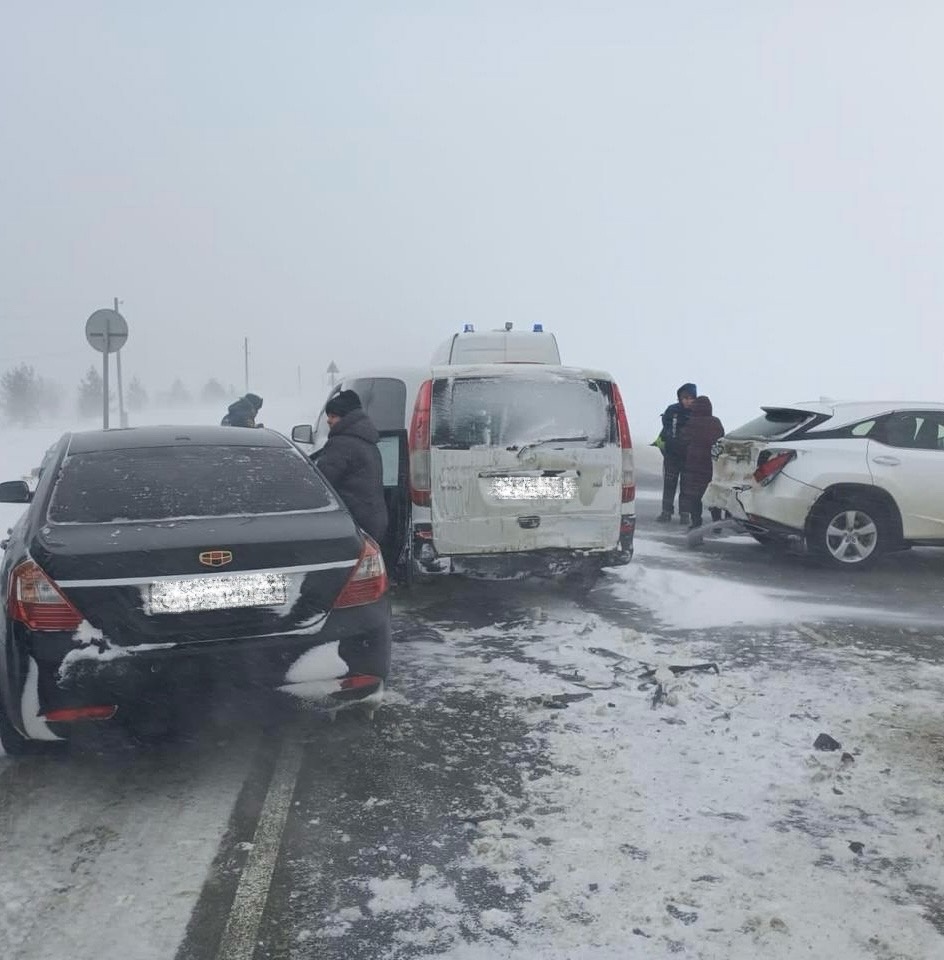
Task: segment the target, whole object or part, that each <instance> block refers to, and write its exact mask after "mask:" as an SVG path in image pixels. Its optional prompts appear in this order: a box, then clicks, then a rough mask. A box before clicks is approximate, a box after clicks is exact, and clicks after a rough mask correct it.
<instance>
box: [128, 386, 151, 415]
mask: <svg viewBox="0 0 944 960" xmlns="http://www.w3.org/2000/svg"><path fill="white" fill-rule="evenodd" d="M147 405H148V394H147V390H145V389H144V385H143V384H142V383H141V381H140V380H139V379H138V378H137V377H132V378H131V383H129V384H128V409H129V410H130V411H131V412H132V413H140V412H141V411H142V410H143V409H144V408H145V407H146V406H147Z"/></svg>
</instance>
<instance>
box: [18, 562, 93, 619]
mask: <svg viewBox="0 0 944 960" xmlns="http://www.w3.org/2000/svg"><path fill="white" fill-rule="evenodd" d="M8 609H9V613H10V619H11V620H16V621H18V622H19V623H22V624H25V625H26V626H27V627H29V629H30V630H63V631H65V630H68V631H70V632H71V631H73V630H77V629H78V628H79V625H80V624H81V623H82V621H83V620H84V619H85V617H83V616H82V614H81V613H79V611H78V610H76V608H75V607H74V606H72V604H71V603H69V601H68V600H66V598H65V597H64V596H63V595H62V594H61V593H60V592H59V588H58V587H57V586H56V584H55V583H54V582H53V581H52V580H51V579H50V578H49V577H47V576H46V574H45V573H43V571H42V568H41V567H40V566H39V565H38V564H37V563H35V562H34V561H32V560H26V561H24V562H23V563H21V564H20V565H19V566H18V567H15V568H14V570H13V573H12V574H10V593H9V601H8Z"/></svg>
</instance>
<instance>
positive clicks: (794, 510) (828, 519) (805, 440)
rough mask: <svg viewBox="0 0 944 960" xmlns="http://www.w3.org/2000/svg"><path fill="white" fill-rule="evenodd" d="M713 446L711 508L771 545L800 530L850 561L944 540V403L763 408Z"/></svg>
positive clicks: (831, 554) (809, 541) (835, 559)
mask: <svg viewBox="0 0 944 960" xmlns="http://www.w3.org/2000/svg"><path fill="white" fill-rule="evenodd" d="M761 409H762V410H763V411H764V413H763V416H760V417H758V418H757V419H756V420H752V421H751V422H750V423H748V424H745V425H744V426H743V427H740V428H739V429H737V430H734V431H733V432H732V433H729V434H728V435H727V436H725V437H724V438H723V439H721V440H720V441H718V443H717V444H716V447H715V451H714V452H715V466H714V477H713V480H712V483H711V485H710V486H709V488H708V491H707V493H706V494H705V498H704V503H705V506H707V507H719V508H721V509H723V510H727V511H728V512H729V513H730V514H731V516H733V517H734V518H735V519H736V520H738V521H740V523H741V524H742V526H743V527H744V528H745V529H746V530H747V531H748V532H749V533H750V534H751V535H752V536H754V538H755V539H757V540H759V541H760V542H761V543H765V544H771V545H774V544H779V543H783V542H784V541H785V540H787V539H788V538H790V537H801V538H803V539H804V540H805V541H806V545H807V548H808V549H809V550H810V551H811V552H813V553H815V554H817V555H818V556H820V557H822V558H823V559H825V560H826V561H828V562H830V563H832V564H834V565H836V566H839V567H844V568H847V569H848V568H856V567H858V568H863V567H867V566H869V565H870V564H872V563H873V562H874V561H875V560H876V559H878V557H879V556H880V555H881V554H882V553H888V552H890V551H894V550H902V549H907V547H909V546H911V545H913V544H923V545H933V546H944V404H940V403H803V404H798V405H797V406H792V407H762V408H761Z"/></svg>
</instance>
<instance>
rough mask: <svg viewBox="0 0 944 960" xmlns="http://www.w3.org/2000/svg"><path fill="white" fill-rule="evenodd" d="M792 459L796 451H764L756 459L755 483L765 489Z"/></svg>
mask: <svg viewBox="0 0 944 960" xmlns="http://www.w3.org/2000/svg"><path fill="white" fill-rule="evenodd" d="M794 457H796V450H781V451H780V452H779V453H774V452H773V451H769V450H765V451H764V452H763V453H761V455H760V456H759V457H758V458H757V469H756V470H755V471H754V480H755V482H756V483H759V484H760V485H761V486H762V487H766V486H767V484H768V483H770V482H771V481H772V480H773V479H774V477H776V476H777V474H778V473H780V471H781V470H783V468H784V467H785V466H786V465H787V464H788V463H789V462H790V461H791V460H793V458H794Z"/></svg>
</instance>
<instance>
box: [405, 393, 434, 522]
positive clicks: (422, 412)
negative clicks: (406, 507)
mask: <svg viewBox="0 0 944 960" xmlns="http://www.w3.org/2000/svg"><path fill="white" fill-rule="evenodd" d="M432 397H433V381H432V380H426V381H425V382H424V383H423V385H422V386H421V387H420V391H419V393H418V394H417V395H416V406H414V408H413V421H412V423H411V424H410V497H411V498H412V500H413V502H414V503H415V504H416V505H417V506H418V507H428V506H429V503H430V490H431V477H430V459H429V431H430V407H431V405H432Z"/></svg>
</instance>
